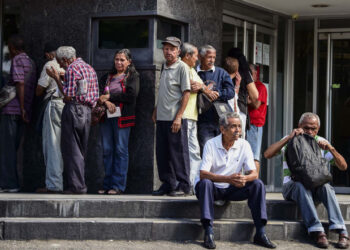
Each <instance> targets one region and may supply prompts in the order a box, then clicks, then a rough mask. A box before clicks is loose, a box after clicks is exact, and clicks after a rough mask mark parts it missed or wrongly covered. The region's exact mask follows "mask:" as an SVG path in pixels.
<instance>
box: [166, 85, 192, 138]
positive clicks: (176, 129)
mask: <svg viewBox="0 0 350 250" xmlns="http://www.w3.org/2000/svg"><path fill="white" fill-rule="evenodd" d="M190 94H191V92H190V91H189V90H186V91H184V92H183V94H182V99H181V106H180V108H179V110H178V111H177V114H176V116H175V119H174V121H173V124H172V125H171V131H172V132H173V133H177V132H179V130H180V128H181V120H182V115H183V113H184V112H185V109H186V106H187V103H188V100H189V99H190Z"/></svg>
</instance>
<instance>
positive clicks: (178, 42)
mask: <svg viewBox="0 0 350 250" xmlns="http://www.w3.org/2000/svg"><path fill="white" fill-rule="evenodd" d="M165 43H169V44H171V45H173V46H175V47H180V46H181V40H180V39H179V38H177V37H175V36H168V37H167V38H165V40H164V41H163V42H162V44H163V45H164V44H165Z"/></svg>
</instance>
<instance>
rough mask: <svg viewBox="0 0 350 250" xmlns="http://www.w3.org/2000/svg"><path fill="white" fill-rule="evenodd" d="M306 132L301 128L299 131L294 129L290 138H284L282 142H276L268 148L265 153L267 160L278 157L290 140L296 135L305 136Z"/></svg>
mask: <svg viewBox="0 0 350 250" xmlns="http://www.w3.org/2000/svg"><path fill="white" fill-rule="evenodd" d="M303 133H304V131H303V129H301V128H297V129H293V131H292V132H291V133H290V135H289V136H287V137H285V138H283V139H282V140H280V141H278V142H275V143H274V144H272V145H271V146H270V147H268V148H267V149H266V151H265V152H264V157H265V158H266V159H270V158H272V157H274V156H275V155H277V154H278V153H279V152H280V151H281V149H282V148H283V147H284V145H286V144H287V143H288V142H289V140H290V139H292V138H293V137H294V136H295V135H299V134H303Z"/></svg>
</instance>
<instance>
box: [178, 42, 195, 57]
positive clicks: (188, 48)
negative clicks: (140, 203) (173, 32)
mask: <svg viewBox="0 0 350 250" xmlns="http://www.w3.org/2000/svg"><path fill="white" fill-rule="evenodd" d="M195 50H196V46H194V45H192V44H190V43H184V44H182V46H181V52H180V57H181V58H184V57H185V56H186V55H187V54H189V55H191V56H192V55H193V54H194V51H195Z"/></svg>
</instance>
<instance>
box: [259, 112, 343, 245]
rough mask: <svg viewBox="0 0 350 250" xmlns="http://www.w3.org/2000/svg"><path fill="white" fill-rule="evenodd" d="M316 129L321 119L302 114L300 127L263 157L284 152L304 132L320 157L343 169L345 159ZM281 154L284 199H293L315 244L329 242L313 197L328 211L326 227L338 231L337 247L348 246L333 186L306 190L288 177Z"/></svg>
mask: <svg viewBox="0 0 350 250" xmlns="http://www.w3.org/2000/svg"><path fill="white" fill-rule="evenodd" d="M319 128H320V118H319V117H318V115H316V114H313V113H304V114H303V115H302V116H301V118H300V120H299V127H298V128H297V129H294V130H293V131H292V132H291V133H290V135H288V136H285V137H284V138H283V139H282V140H280V141H278V142H276V143H274V144H272V145H271V146H270V147H269V148H268V149H267V150H266V151H265V153H264V156H265V157H266V158H267V159H269V158H271V157H273V156H275V155H277V154H278V153H279V152H282V153H283V154H284V152H285V150H286V145H287V143H288V142H289V140H291V139H292V138H293V137H294V136H296V135H299V134H303V133H305V134H308V135H310V136H312V137H314V138H315V140H316V141H317V143H318V145H319V146H320V148H321V149H322V156H323V157H324V158H325V159H326V160H328V161H329V162H330V163H333V164H335V165H336V166H337V167H338V168H339V169H340V170H342V171H345V170H346V169H347V164H346V162H345V160H344V158H343V157H342V156H341V155H340V154H339V153H338V152H337V151H336V150H335V148H334V147H333V146H332V145H331V144H330V143H329V142H328V141H327V140H326V139H324V138H322V137H320V136H318V135H317V133H318V130H319ZM283 156H284V157H283V173H284V179H283V188H282V193H283V197H284V198H285V199H286V200H292V201H295V202H296V203H297V204H298V207H299V209H300V212H301V215H302V218H303V221H304V224H305V226H306V227H307V230H308V233H309V234H310V235H311V236H313V238H314V240H315V242H316V245H317V246H318V247H320V248H327V247H328V245H329V243H328V240H327V236H326V234H325V233H324V229H323V226H322V223H321V222H320V220H319V218H318V216H317V211H316V207H315V204H314V200H318V201H321V202H322V203H323V204H324V206H325V207H326V209H327V211H328V219H329V229H330V230H334V231H336V232H337V233H339V241H338V243H337V245H336V246H337V247H338V248H342V249H345V248H348V247H349V242H348V241H349V236H348V232H347V230H346V227H345V224H344V219H343V216H342V214H341V211H340V208H339V204H338V201H337V198H336V196H335V192H334V189H333V187H332V186H331V185H329V184H328V183H327V184H324V185H322V186H320V187H317V188H315V189H311V190H309V189H306V188H305V187H304V185H303V184H302V183H300V182H294V181H293V180H292V178H291V173H290V171H289V168H288V165H287V162H286V158H285V155H283Z"/></svg>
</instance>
